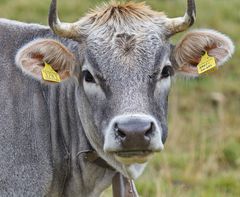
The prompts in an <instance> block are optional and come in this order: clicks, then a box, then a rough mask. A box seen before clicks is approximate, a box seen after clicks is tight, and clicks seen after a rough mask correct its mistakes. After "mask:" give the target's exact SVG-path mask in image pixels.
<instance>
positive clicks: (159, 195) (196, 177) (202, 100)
mask: <svg viewBox="0 0 240 197" xmlns="http://www.w3.org/2000/svg"><path fill="white" fill-rule="evenodd" d="M99 2H101V1H98V0H91V1H90V0H59V12H60V17H61V19H62V20H64V21H68V22H72V21H75V20H77V19H78V18H79V17H81V16H83V15H84V13H85V12H86V11H87V10H88V9H89V8H94V7H95V5H97V4H98V3H99ZM146 2H147V4H149V5H151V6H152V7H153V8H154V9H156V10H159V11H161V10H164V11H165V12H166V13H167V14H168V16H172V17H173V16H180V15H183V13H184V11H185V5H186V1H185V0H146ZM49 3H50V0H41V1H39V0H0V17H4V18H10V19H16V20H21V21H26V22H37V23H42V24H46V21H47V13H48V6H49ZM239 10H240V1H239V0H228V1H226V0H198V1H197V22H196V24H195V25H194V27H193V28H199V27H201V28H213V29H216V30H218V31H221V32H223V33H226V34H228V35H229V36H230V37H231V38H232V39H233V41H234V42H235V45H236V52H235V54H234V57H233V58H232V60H231V61H229V62H228V63H227V64H226V65H225V66H224V67H223V68H221V69H220V70H219V71H218V72H216V73H214V74H211V75H209V76H205V77H202V78H199V79H196V80H191V81H190V80H184V79H176V80H174V82H173V88H172V91H171V96H170V102H169V104H170V109H169V136H168V140H167V142H166V145H165V150H164V151H163V152H162V153H161V154H158V155H155V157H154V158H153V159H152V160H151V162H150V163H151V164H149V165H148V167H147V169H146V171H145V173H144V175H143V176H141V178H140V179H138V181H136V183H137V188H138V190H139V193H141V194H142V196H143V197H238V196H240V66H239V63H238V61H239V58H240V12H239ZM182 35H183V34H179V35H177V36H175V37H174V38H173V42H176V41H177V40H178V39H179V38H180V37H181V36H182ZM216 93H217V95H216ZM216 97H217V98H216ZM103 196H104V197H109V196H111V192H110V189H109V191H107V192H106V193H105V194H104V195H103Z"/></svg>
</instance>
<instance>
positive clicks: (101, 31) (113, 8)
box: [86, 3, 169, 73]
mask: <svg viewBox="0 0 240 197" xmlns="http://www.w3.org/2000/svg"><path fill="white" fill-rule="evenodd" d="M88 19H89V21H91V28H89V31H88V32H87V35H88V37H87V40H86V41H87V50H86V58H87V59H88V62H89V63H90V64H91V66H93V67H95V68H96V69H99V70H100V71H101V72H104V73H106V72H109V71H111V70H113V69H118V70H123V69H131V70H135V71H136V70H142V71H144V70H147V71H150V72H151V71H152V70H153V69H154V67H155V66H156V64H157V62H156V61H157V60H161V59H163V58H164V57H165V56H166V53H167V52H168V48H169V47H168V44H167V40H166V38H165V36H164V35H165V29H164V21H165V15H164V14H163V13H158V12H154V11H152V10H151V9H150V8H149V7H147V6H145V5H144V4H136V3H135V4H131V3H129V4H124V5H120V4H113V5H108V6H106V7H103V8H99V9H98V10H96V11H94V12H93V13H91V14H90V15H89V16H88ZM90 19H91V20H90ZM86 29H87V28H86ZM111 67H113V68H111ZM118 67H119V68H118Z"/></svg>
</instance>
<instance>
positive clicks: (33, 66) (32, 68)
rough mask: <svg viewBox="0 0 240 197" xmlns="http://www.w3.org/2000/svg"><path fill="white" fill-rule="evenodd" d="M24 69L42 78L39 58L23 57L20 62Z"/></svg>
mask: <svg viewBox="0 0 240 197" xmlns="http://www.w3.org/2000/svg"><path fill="white" fill-rule="evenodd" d="M21 64H22V66H23V68H24V71H25V72H26V73H28V74H30V75H33V76H34V77H36V78H38V79H42V73H41V71H42V69H43V67H44V64H43V62H42V61H41V60H40V59H32V58H24V59H23V60H22V62H21Z"/></svg>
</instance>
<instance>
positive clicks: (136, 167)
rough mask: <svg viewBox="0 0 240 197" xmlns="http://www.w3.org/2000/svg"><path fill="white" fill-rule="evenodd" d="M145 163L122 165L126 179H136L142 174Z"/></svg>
mask: <svg viewBox="0 0 240 197" xmlns="http://www.w3.org/2000/svg"><path fill="white" fill-rule="evenodd" d="M146 166H147V163H142V164H139V163H134V164H131V165H124V171H125V174H126V175H127V177H128V178H130V179H133V180H134V179H137V178H138V177H139V176H141V174H142V173H143V171H144V169H145V167H146Z"/></svg>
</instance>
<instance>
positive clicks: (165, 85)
mask: <svg viewBox="0 0 240 197" xmlns="http://www.w3.org/2000/svg"><path fill="white" fill-rule="evenodd" d="M170 88H171V78H170V77H168V78H165V79H162V80H161V81H160V82H158V83H157V85H156V88H155V91H154V100H155V105H156V106H157V107H156V110H157V112H156V113H157V114H158V116H159V118H160V119H161V120H163V121H164V122H165V120H166V118H167V108H168V94H169V91H170Z"/></svg>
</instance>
